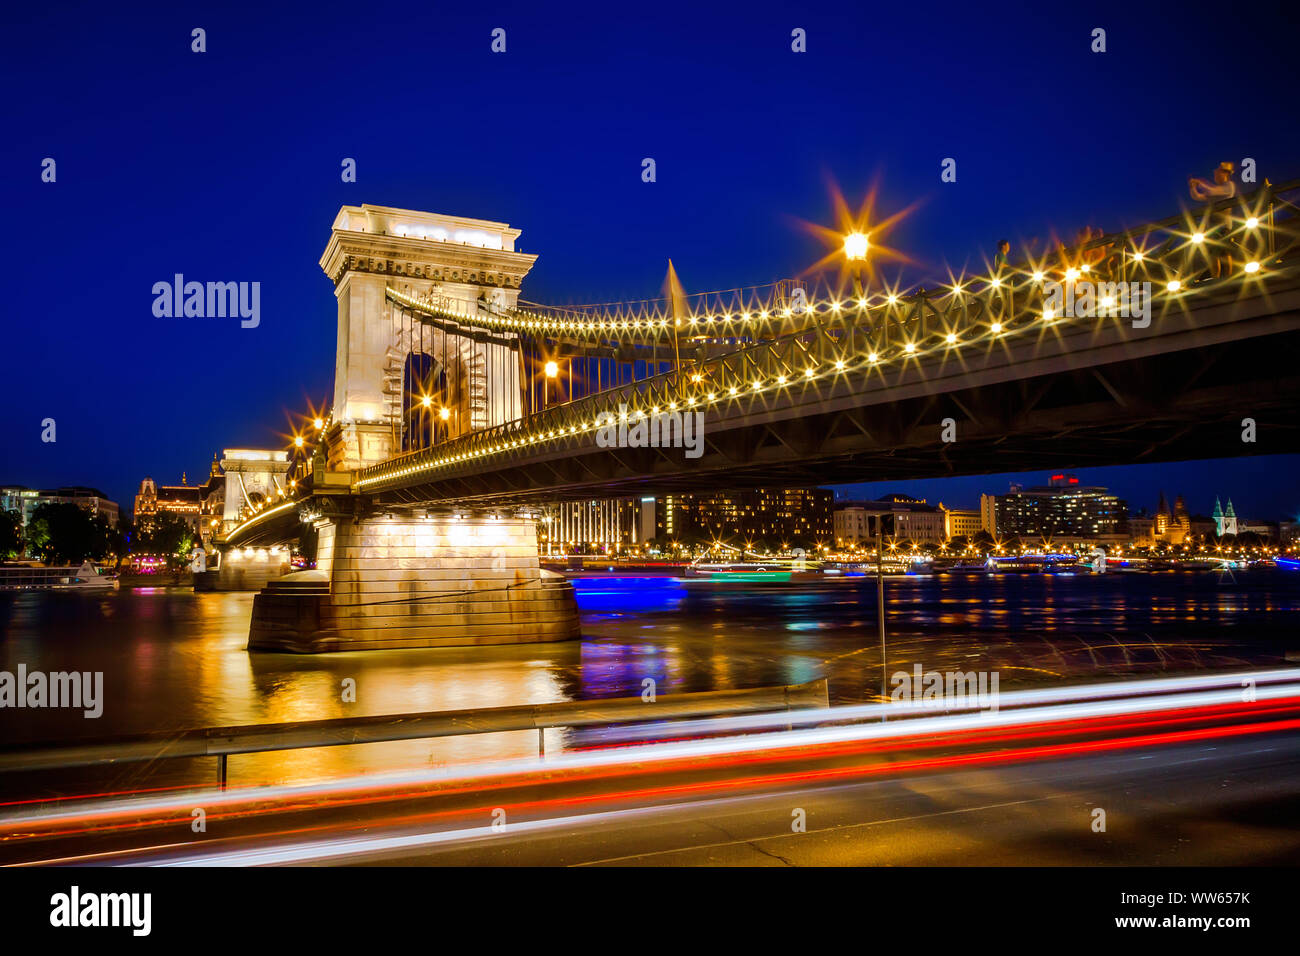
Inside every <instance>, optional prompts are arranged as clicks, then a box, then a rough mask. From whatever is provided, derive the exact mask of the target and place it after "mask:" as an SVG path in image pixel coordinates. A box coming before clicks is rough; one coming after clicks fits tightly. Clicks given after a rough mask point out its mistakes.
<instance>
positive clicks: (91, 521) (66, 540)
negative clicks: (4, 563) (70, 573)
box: [27, 502, 113, 564]
mask: <svg viewBox="0 0 1300 956" xmlns="http://www.w3.org/2000/svg"><path fill="white" fill-rule="evenodd" d="M112 530H113V529H112V528H111V527H110V526H109V524H108V521H107V520H105V519H104V518H103V517H102V516H100V515H91V514H90V512H88V511H86V510H85V509H84V508H82V507H80V506H79V505H74V504H72V503H71V502H60V503H57V504H53V503H46V504H43V505H40V506H39V507H38V508H37V509H36V510H35V511H33V512H32V517H31V520H29V521H28V523H27V549H28V551H30V552H31V554H32V555H34V556H35V557H38V558H40V559H41V560H42V561H45V562H47V563H51V564H77V563H80V562H82V561H85V560H86V559H87V558H89V559H90V560H92V561H98V560H100V559H101V558H103V557H104V555H106V554H108V553H109V551H110V546H111V536H112Z"/></svg>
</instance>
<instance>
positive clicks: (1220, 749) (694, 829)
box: [365, 732, 1300, 866]
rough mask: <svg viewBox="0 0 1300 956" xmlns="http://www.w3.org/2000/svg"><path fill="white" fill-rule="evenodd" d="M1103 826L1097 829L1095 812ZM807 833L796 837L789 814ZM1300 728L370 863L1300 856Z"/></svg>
mask: <svg viewBox="0 0 1300 956" xmlns="http://www.w3.org/2000/svg"><path fill="white" fill-rule="evenodd" d="M1097 808H1101V809H1103V810H1104V811H1105V814H1106V817H1105V823H1106V829H1105V832H1094V830H1093V825H1094V816H1093V812H1094V810H1095V809H1097ZM796 809H802V810H803V811H804V813H805V814H806V832H803V833H795V832H792V823H793V814H794V812H795V810H796ZM1298 813H1300V734H1297V733H1295V732H1287V733H1277V734H1267V735H1260V736H1257V737H1248V738H1241V739H1235V740H1229V741H1216V742H1214V743H1213V744H1210V745H1204V744H1193V745H1181V746H1172V747H1163V748H1155V749H1149V750H1142V751H1129V752H1120V753H1108V754H1104V755H1100V756H1085V757H1072V758H1067V759H1056V760H1048V761H1043V762H1032V763H1024V764H1013V765H1004V766H997V767H988V768H983V769H977V770H963V771H960V772H944V773H936V774H920V775H909V776H907V777H904V778H902V779H885V780H870V781H867V782H859V783H852V784H848V785H841V786H832V787H811V788H798V789H787V790H782V791H781V792H775V793H764V794H759V795H754V796H746V797H742V798H731V799H725V800H711V801H701V802H692V803H683V804H679V805H676V806H672V807H667V808H662V809H657V810H655V811H654V812H650V813H646V814H644V815H640V816H632V815H629V816H626V817H616V818H613V819H601V818H595V819H593V820H592V822H589V823H582V822H573V823H571V824H569V825H567V826H565V827H564V828H562V829H561V830H558V831H544V832H538V833H530V832H518V833H515V832H511V828H510V825H509V823H508V822H507V825H506V827H505V829H504V830H503V831H500V832H499V833H496V834H493V835H491V836H486V837H480V838H476V839H469V840H464V841H459V842H456V843H454V844H451V845H444V846H437V847H433V848H425V849H421V850H419V851H418V852H400V851H399V852H390V853H382V854H373V855H370V856H367V857H366V859H365V862H367V863H380V864H385V865H430V866H467V865H489V866H534V865H537V866H543V865H569V866H599V865H615V866H918V865H920V866H929V865H934V866H971V865H974V866H1087V865H1113V864H1114V865H1157V866H1159V865H1180V866H1201V865H1257V864H1274V865H1277V864H1285V865H1295V864H1297V863H1300V828H1297V827H1296V826H1295V820H1296V818H1297V815H1298Z"/></svg>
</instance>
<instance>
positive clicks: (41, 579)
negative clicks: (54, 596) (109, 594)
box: [0, 561, 118, 591]
mask: <svg viewBox="0 0 1300 956" xmlns="http://www.w3.org/2000/svg"><path fill="white" fill-rule="evenodd" d="M117 586H118V584H117V577H116V575H112V574H103V573H101V572H100V570H99V568H97V567H95V565H94V564H93V563H91V562H90V561H86V562H84V563H83V564H82V565H81V567H79V568H74V567H72V566H71V565H68V566H66V567H57V566H56V567H45V566H44V565H40V564H5V565H0V591H111V590H113V589H114V588H116V587H117Z"/></svg>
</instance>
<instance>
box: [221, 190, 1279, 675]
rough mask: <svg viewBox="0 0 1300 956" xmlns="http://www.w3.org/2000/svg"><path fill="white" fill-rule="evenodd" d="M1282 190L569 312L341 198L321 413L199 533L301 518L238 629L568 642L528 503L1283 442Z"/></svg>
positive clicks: (234, 537)
mask: <svg viewBox="0 0 1300 956" xmlns="http://www.w3.org/2000/svg"><path fill="white" fill-rule="evenodd" d="M1298 200H1300V181H1297V182H1291V183H1287V184H1284V185H1281V186H1273V185H1270V184H1266V185H1265V186H1263V187H1261V188H1260V189H1258V190H1256V191H1254V192H1253V193H1251V194H1249V195H1245V196H1242V197H1239V198H1235V199H1232V200H1225V201H1221V202H1219V203H1217V204H1215V205H1212V206H1207V207H1205V208H1203V209H1199V210H1197V211H1196V212H1195V213H1186V212H1185V213H1181V214H1178V215H1175V216H1172V217H1170V218H1168V219H1164V220H1161V221H1158V222H1154V223H1148V224H1146V225H1143V226H1141V227H1138V228H1134V229H1129V230H1126V231H1124V232H1118V233H1112V234H1107V235H1104V236H1101V237H1099V238H1096V239H1092V240H1090V241H1088V242H1086V243H1083V244H1081V245H1077V246H1075V247H1073V248H1065V247H1059V248H1058V249H1057V250H1055V251H1052V252H1049V253H1044V254H1042V255H1040V256H1038V257H1035V256H1033V255H1026V256H1025V257H1024V258H1023V259H1022V260H1021V261H1020V262H1018V263H1016V264H1015V265H1009V266H1006V267H1002V268H1000V269H998V270H990V271H988V272H986V273H985V274H981V275H976V276H961V277H957V278H954V279H953V280H952V281H951V283H949V284H944V285H941V286H937V287H933V288H928V289H927V288H918V289H913V290H908V291H903V290H898V289H891V288H888V287H886V288H883V289H878V290H864V289H862V288H860V287H856V288H855V289H854V291H853V292H851V293H849V294H846V293H845V290H844V288H843V287H842V286H841V287H838V288H837V287H835V286H834V285H833V284H832V283H830V282H829V281H799V280H790V281H783V282H777V283H772V284H770V285H767V286H760V287H751V288H746V289H735V290H728V291H725V292H711V293H701V294H696V295H687V294H686V293H685V292H683V291H682V290H681V289H680V287H679V286H677V285H676V284H675V283H674V284H671V285H670V289H669V292H668V294H667V295H665V296H664V297H663V298H661V299H655V300H647V301H643V302H637V303H613V304H604V305H596V306H583V307H576V308H574V307H570V308H560V307H553V306H545V305H539V304H535V303H530V302H527V301H523V300H521V299H520V290H521V286H522V283H523V280H524V278H525V276H526V275H527V273H528V271H529V269H531V267H532V264H533V262H534V261H535V256H531V255H525V254H523V253H520V252H517V251H515V248H514V244H515V240H516V239H517V238H518V236H519V231H518V230H516V229H512V228H510V227H509V226H508V225H506V224H504V223H495V222H487V221H483V220H473V219H462V218H457V217H449V216H439V215H434V214H430V213H422V212H415V211H410V210H401V209H391V208H386V207H376V206H368V205H367V206H359V207H357V206H348V207H344V208H343V209H342V210H341V211H340V212H339V214H338V217H337V218H336V219H335V222H334V226H333V230H332V232H331V236H330V240H329V243H328V245H327V247H326V250H325V253H324V255H323V256H322V258H321V266H322V268H323V269H324V271H325V272H326V274H327V275H328V276H329V277H330V278H331V280H332V281H333V282H334V286H335V293H336V297H337V299H338V360H337V366H336V375H335V390H334V398H333V406H332V408H331V410H330V411H329V413H328V415H327V416H325V417H323V418H322V419H321V420H320V421H319V423H318V427H317V428H316V429H314V433H313V434H312V435H311V436H310V440H308V439H304V438H300V439H299V440H298V441H299V444H300V446H301V447H302V449H303V457H301V458H300V459H299V461H298V463H297V466H296V468H295V470H294V471H292V472H291V473H290V481H289V486H288V489H287V493H286V494H285V495H284V496H283V498H279V499H277V498H272V499H270V500H266V501H261V502H258V503H257V505H256V506H251V507H249V508H248V509H247V510H246V511H245V512H244V513H241V514H240V515H239V518H238V520H237V522H236V523H234V525H233V526H232V527H231V528H230V529H229V530H228V532H227V533H226V535H225V537H224V539H223V540H222V541H221V542H220V547H221V548H222V550H223V561H224V560H226V559H228V558H231V555H236V556H237V555H238V554H239V553H240V550H239V549H241V548H243V549H245V551H247V550H248V549H250V548H252V547H254V546H265V545H270V544H283V543H285V542H288V541H291V540H294V539H295V538H297V537H298V535H299V534H300V533H301V529H302V527H303V525H304V523H306V524H310V525H312V526H313V527H315V529H316V531H317V534H318V553H317V570H316V571H315V572H304V573H300V574H295V575H288V576H286V577H284V578H282V579H280V580H278V581H273V582H272V583H271V584H270V585H268V587H267V589H266V590H265V591H264V592H262V593H261V594H259V595H258V597H257V598H256V601H255V606H254V615H253V623H252V628H251V633H250V647H258V648H276V649H289V650H298V651H318V650H340V649H350V648H361V647H379V646H434V645H443V644H480V643H508V642H515V641H537V640H559V639H564V638H569V637H574V636H577V612H576V605H575V603H574V600H573V595H572V589H571V588H570V587H569V586H568V584H567V582H565V581H564V579H563V578H561V577H559V576H558V575H551V574H549V573H548V572H545V571H543V570H541V569H540V567H539V564H538V553H537V533H536V531H537V526H536V522H537V520H538V515H539V509H540V506H541V505H542V504H543V503H547V502H556V501H565V500H582V499H591V498H597V497H603V498H610V497H618V496H628V495H636V494H644V493H647V492H655V493H666V492H687V491H692V490H697V489H710V488H712V489H717V488H725V487H734V486H742V485H767V486H775V487H780V486H786V487H791V486H796V485H806V484H824V483H829V482H850V481H878V480H883V479H890V478H897V479H903V478H919V477H935V476H943V475H958V474H975V473H991V472H1001V471H1014V470H1024V469H1028V468H1043V467H1047V468H1077V467H1084V466H1098V465H1108V464H1119V463H1140V462H1155V461H1167V460H1185V459H1191V458H1202V457H1209V456H1213V457H1226V456H1230V455H1244V454H1258V453H1271V454H1276V453H1282V452H1294V451H1297V450H1300V440H1298V439H1300V434H1298V432H1297V425H1296V407H1297V401H1296V399H1297V396H1300V371H1298V364H1297V352H1298V349H1297V344H1298V342H1300V336H1298V333H1300V269H1298V268H1297V244H1298V243H1300V218H1298V217H1297V213H1298V212H1300V206H1297V201H1298ZM861 244H862V246H863V247H866V246H867V245H868V241H867V239H866V238H863V239H862V241H861ZM688 445H689V447H686V446H688ZM233 560H237V557H236V558H233Z"/></svg>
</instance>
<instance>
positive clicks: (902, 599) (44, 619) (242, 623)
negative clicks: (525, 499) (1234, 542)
mask: <svg viewBox="0 0 1300 956" xmlns="http://www.w3.org/2000/svg"><path fill="white" fill-rule="evenodd" d="M1297 579H1298V576H1297V575H1293V574H1292V575H1287V574H1285V573H1283V572H1276V571H1263V570H1260V571H1253V572H1250V573H1246V574H1240V573H1239V574H1238V575H1237V579H1236V581H1230V582H1220V581H1218V580H1217V579H1216V578H1215V576H1214V575H1212V574H1191V573H1169V574H1153V575H1144V576H1122V575H1105V576H1082V575H1081V576H1074V577H1068V578H1053V577H1050V576H1040V575H1023V576H1013V575H1008V576H992V577H975V576H972V577H960V576H956V577H933V578H925V577H915V578H895V579H891V580H890V581H889V583H888V597H887V603H888V609H889V615H888V631H889V645H888V664H889V670H890V671H892V670H894V669H905V668H910V667H911V666H912V664H913V663H916V662H919V663H921V664H922V665H923V666H924V667H925V668H926V669H931V668H933V669H937V670H952V669H963V670H972V669H978V670H997V671H999V673H1000V675H1001V676H1000V680H1001V687H1002V688H1003V689H1008V688H1013V687H1016V686H1025V685H1026V684H1031V683H1045V682H1055V681H1062V680H1075V679H1090V678H1101V677H1105V676H1115V675H1123V674H1136V673H1152V672H1161V671H1167V672H1172V671H1186V670H1192V669H1199V668H1222V667H1233V666H1248V665H1268V664H1276V663H1278V661H1279V660H1281V659H1282V657H1283V655H1284V654H1285V652H1286V651H1288V650H1291V651H1294V650H1297V649H1300V641H1297V640H1296V639H1295V637H1294V635H1295V634H1296V633H1297V628H1296V624H1297V617H1296V611H1297V607H1298V606H1300V586H1298V584H1297ZM575 584H576V587H577V590H578V594H579V603H580V605H581V607H582V612H583V633H584V639H583V640H582V641H580V642H573V643H568V644H549V645H519V646H512V647H486V648H445V649H424V650H390V651H361V652H353V653H348V654H338V655H325V656H320V657H305V656H301V655H292V654H266V653H259V654H249V653H248V652H247V651H246V650H245V649H244V645H245V642H246V640H247V633H248V619H249V613H250V610H251V605H252V595H251V594H214V593H204V594H195V593H194V592H192V591H188V590H182V589H166V588H150V589H142V590H136V591H121V592H116V593H113V594H111V595H96V596H89V595H79V594H68V593H56V592H49V593H45V594H9V595H0V625H3V639H2V640H0V669H4V670H8V671H11V672H12V671H14V670H16V668H17V665H18V664H19V663H20V662H21V663H25V664H26V665H27V667H28V669H29V670H44V671H55V670H82V671H85V670H89V671H103V672H104V673H105V680H104V693H105V702H104V716H103V717H102V718H101V719H99V720H96V721H88V720H85V719H83V718H82V717H81V716H80V712H79V711H77V712H71V711H58V710H8V709H6V710H0V730H2V731H3V736H4V739H5V740H7V741H9V742H26V741H37V740H60V739H69V738H74V737H98V736H105V735H113V734H123V733H137V732H144V731H151V730H169V729H181V728H189V727H201V726H212V725H223V724H251V723H263V722H276V721H292V720H311V719H320V718H327V717H340V716H359V715H369V714H385V713H400V712H410V711H426V710H456V709H466V708H476V707H494V706H503V705H506V704H523V703H545V702H549V701H558V700H566V699H581V698H599V697H618V696H634V695H638V694H640V693H641V691H642V687H643V683H642V682H643V681H645V680H646V679H647V678H649V679H653V680H654V682H655V685H656V690H657V693H659V694H671V693H674V692H682V691H695V690H713V689H722V688H728V687H748V686H757V685H762V684H779V683H799V682H802V681H807V680H813V679H816V678H818V677H822V676H825V677H827V678H828V679H829V681H830V689H831V695H832V698H833V699H834V700H836V701H837V702H857V701H863V700H869V699H872V698H873V696H874V695H875V694H876V693H877V692H878V691H879V687H880V650H879V639H878V636H877V632H876V627H877V625H876V609H875V582H874V581H873V580H871V579H870V578H862V579H855V580H848V581H839V582H835V583H833V584H826V585H822V586H818V587H813V588H772V587H769V586H764V585H754V586H750V587H745V586H739V587H737V586H734V585H733V586H726V587H718V586H712V585H697V584H694V583H692V584H686V583H684V582H682V581H678V580H674V579H669V578H586V579H579V580H578V581H576V582H575ZM345 679H351V680H353V681H355V684H356V701H355V703H351V702H347V701H345V700H344V696H343V685H344V681H345ZM590 737H591V732H575V733H566V732H563V731H554V732H548V738H547V748H548V750H550V749H555V748H558V747H560V746H562V745H563V744H565V743H568V744H570V745H572V744H575V743H581V742H583V741H584V740H589V739H590ZM536 748H537V735H536V733H534V732H531V731H521V732H516V733H503V734H490V735H481V736H470V737H459V738H446V739H441V740H432V741H406V742H397V743H387V744H367V745H362V746H350V747H333V748H321V749H317V750H304V751H290V752H284V753H275V754H261V755H247V756H238V757H234V758H232V760H231V773H232V779H233V780H234V782H236V783H238V784H249V783H255V782H285V781H292V780H303V779H311V778H318V777H327V776H334V775H339V774H344V773H355V772H362V771H367V770H375V769H380V768H383V769H389V768H397V767H419V766H429V765H448V764H455V763H463V762H468V761H483V760H495V759H502V758H510V757H521V756H528V755H532V754H535V753H536ZM214 772H215V771H214V767H213V761H211V760H207V761H184V762H181V761H173V762H170V763H165V764H160V765H158V766H152V767H150V766H144V765H137V766H128V767H124V768H115V769H111V770H104V771H96V772H94V773H87V772H84V771H83V772H78V773H76V774H75V775H73V774H69V775H66V776H65V778H64V779H60V778H59V777H57V776H52V777H48V778H44V779H43V780H41V781H39V782H37V781H17V780H14V779H12V778H11V779H10V780H6V781H3V783H4V784H5V785H6V787H7V788H8V787H9V786H10V785H11V784H13V785H16V792H36V791H39V792H48V791H49V790H50V789H53V790H58V789H60V788H62V787H67V788H70V789H75V790H77V791H84V790H85V789H87V787H90V786H94V787H101V788H104V789H120V788H126V787H133V786H141V785H144V784H146V783H147V784H148V785H150V786H167V785H179V784H192V783H196V782H202V783H205V784H206V783H209V782H210V781H211V780H212V778H213V774H214ZM32 788H35V790H33V789H32ZM6 792H15V791H11V790H8V789H7V790H6Z"/></svg>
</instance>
